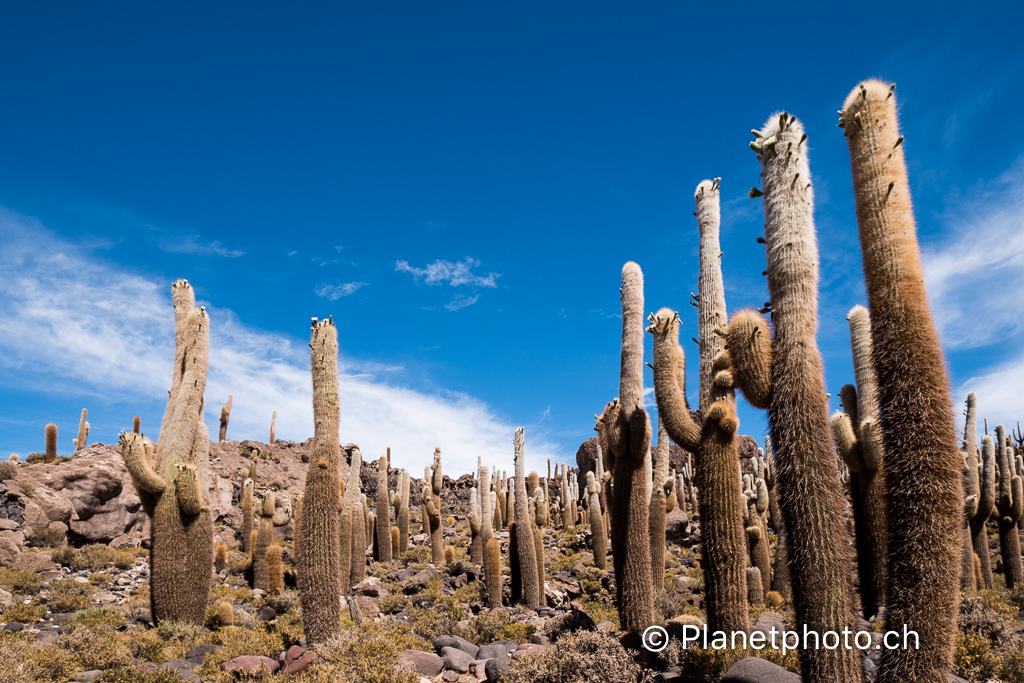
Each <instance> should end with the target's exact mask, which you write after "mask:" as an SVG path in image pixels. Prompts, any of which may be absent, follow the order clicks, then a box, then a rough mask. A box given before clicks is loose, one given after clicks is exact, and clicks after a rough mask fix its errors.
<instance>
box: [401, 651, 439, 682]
mask: <svg viewBox="0 0 1024 683" xmlns="http://www.w3.org/2000/svg"><path fill="white" fill-rule="evenodd" d="M396 666H397V667H402V668H405V669H408V670H409V671H413V672H415V673H418V674H421V675H423V676H426V677H428V678H433V677H434V676H436V675H438V674H439V673H441V669H442V668H443V667H444V661H443V660H442V659H441V658H440V657H438V656H437V655H435V654H434V653H432V652H423V651H422V650H403V651H402V652H400V653H398V664H396Z"/></svg>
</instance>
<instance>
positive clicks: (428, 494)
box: [423, 448, 444, 567]
mask: <svg viewBox="0 0 1024 683" xmlns="http://www.w3.org/2000/svg"><path fill="white" fill-rule="evenodd" d="M443 486H444V475H443V474H442V472H441V449H440V448H435V449H434V464H433V465H432V466H428V467H427V469H426V471H425V473H424V485H423V489H424V500H425V501H426V504H425V505H424V512H426V513H427V516H426V517H425V518H424V520H423V526H424V531H426V530H427V529H428V528H429V529H430V555H431V560H430V561H431V562H433V563H434V564H435V565H437V566H438V567H440V566H441V565H443V564H444V537H443V536H442V535H441V488H442V487H443Z"/></svg>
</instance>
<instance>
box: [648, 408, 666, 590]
mask: <svg viewBox="0 0 1024 683" xmlns="http://www.w3.org/2000/svg"><path fill="white" fill-rule="evenodd" d="M652 450H654V453H653V455H654V460H655V462H654V466H653V469H652V472H653V474H652V481H653V491H652V494H651V502H650V511H649V516H648V520H649V525H648V526H649V528H650V534H651V589H652V590H653V591H654V594H655V595H657V594H658V593H661V592H663V591H664V590H665V515H667V514H668V494H667V493H666V491H665V490H666V488H667V487H668V486H669V479H668V459H669V445H668V432H667V431H666V430H665V423H664V421H663V420H659V421H658V448H657V449H652Z"/></svg>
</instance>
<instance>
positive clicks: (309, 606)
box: [297, 318, 341, 643]
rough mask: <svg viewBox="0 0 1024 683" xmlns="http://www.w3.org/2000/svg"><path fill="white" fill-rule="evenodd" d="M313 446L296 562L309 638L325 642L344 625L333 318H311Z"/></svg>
mask: <svg viewBox="0 0 1024 683" xmlns="http://www.w3.org/2000/svg"><path fill="white" fill-rule="evenodd" d="M309 347H310V349H311V358H312V374H313V424H314V425H315V431H314V437H313V449H312V453H311V456H312V457H311V458H310V464H309V469H308V470H307V471H306V489H305V493H304V505H303V513H302V528H301V532H302V537H301V540H300V542H301V543H302V554H301V555H300V556H299V559H300V560H301V564H300V565H298V567H297V570H298V575H299V593H300V597H301V600H302V622H303V625H304V627H305V633H306V640H308V641H309V642H311V643H322V642H324V641H325V640H327V639H329V638H330V637H331V636H333V635H335V634H337V633H338V632H339V631H340V630H341V601H340V600H339V595H340V594H341V558H340V552H339V550H340V547H339V542H340V541H339V538H340V535H339V528H338V527H339V514H338V512H339V507H340V505H341V478H340V477H339V474H338V473H339V467H340V463H341V445H340V444H339V443H338V422H339V420H340V417H341V407H340V404H339V401H338V331H337V328H335V326H334V321H333V320H332V319H330V318H328V319H327V320H323V321H317V320H316V319H314V320H313V326H312V340H311V341H310V344H309Z"/></svg>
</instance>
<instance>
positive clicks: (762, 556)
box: [746, 482, 772, 595]
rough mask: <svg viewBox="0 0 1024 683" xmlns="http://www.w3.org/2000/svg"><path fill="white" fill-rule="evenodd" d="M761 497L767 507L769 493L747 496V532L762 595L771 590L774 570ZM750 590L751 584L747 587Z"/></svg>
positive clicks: (761, 485) (761, 486) (748, 544)
mask: <svg viewBox="0 0 1024 683" xmlns="http://www.w3.org/2000/svg"><path fill="white" fill-rule="evenodd" d="M763 487H764V482H761V484H760V486H759V488H760V489H761V490H764V489H763ZM759 498H763V499H764V503H765V507H767V503H768V500H767V493H765V494H764V495H763V496H760V495H758V494H757V493H754V494H753V495H751V496H750V497H748V498H747V503H746V507H747V518H746V524H747V527H746V533H747V549H748V552H749V553H750V564H751V566H754V567H757V569H758V577H759V578H760V579H761V583H762V584H763V585H762V587H761V588H762V591H763V592H762V595H763V594H764V593H767V592H768V591H770V590H771V586H772V578H771V575H772V571H771V560H770V559H769V554H768V532H767V529H766V528H765V525H764V519H763V518H762V517H761V503H760V501H759ZM747 576H748V577H749V576H750V572H747ZM747 588H748V590H749V588H750V587H749V586H748V587H747ZM748 594H749V593H748Z"/></svg>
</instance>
